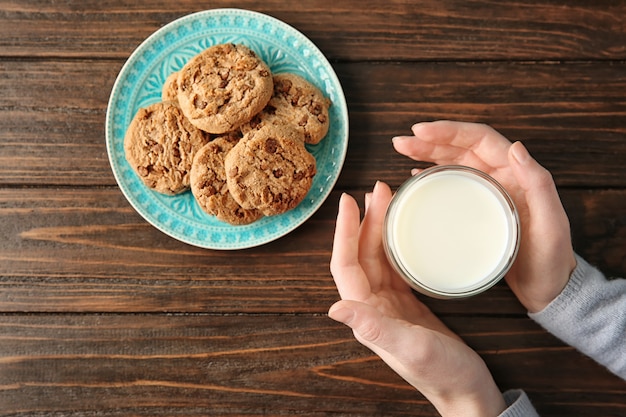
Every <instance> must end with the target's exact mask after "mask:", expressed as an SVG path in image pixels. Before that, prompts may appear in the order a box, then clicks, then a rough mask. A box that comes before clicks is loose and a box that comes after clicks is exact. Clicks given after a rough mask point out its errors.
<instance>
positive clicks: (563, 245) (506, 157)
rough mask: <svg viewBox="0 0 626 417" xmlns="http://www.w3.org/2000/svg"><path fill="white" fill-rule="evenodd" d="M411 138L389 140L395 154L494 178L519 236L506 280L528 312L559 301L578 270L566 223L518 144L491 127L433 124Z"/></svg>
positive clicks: (547, 180) (543, 177) (548, 180)
mask: <svg viewBox="0 0 626 417" xmlns="http://www.w3.org/2000/svg"><path fill="white" fill-rule="evenodd" d="M412 131H413V134H414V136H398V137H395V138H393V145H394V147H395V149H396V150H397V151H398V152H399V153H401V154H403V155H406V156H408V157H410V158H412V159H415V160H417V161H426V162H434V163H436V164H439V165H448V164H457V165H466V166H470V167H473V168H476V169H479V170H481V171H483V172H486V173H487V174H489V175H491V176H492V177H493V178H495V179H496V180H497V181H498V182H500V184H502V186H504V188H505V189H506V190H507V191H508V193H509V194H510V195H511V197H512V198H513V200H514V202H515V204H516V206H517V209H518V212H519V216H520V222H521V229H522V237H521V242H520V249H519V253H518V255H517V259H516V261H515V263H514V264H513V266H512V268H511V270H510V271H509V273H508V274H507V277H506V281H507V283H508V284H509V286H510V288H511V290H512V291H513V292H514V293H515V295H516V296H517V298H518V299H519V301H520V302H521V303H522V304H523V305H524V306H525V307H526V308H527V309H528V311H530V312H537V311H540V310H542V309H543V308H545V307H546V306H547V305H548V304H549V303H550V302H551V301H552V300H553V299H554V298H556V296H558V295H559V294H560V293H561V291H562V290H563V288H564V287H565V285H566V284H567V282H568V280H569V277H570V275H571V273H572V271H573V270H574V268H575V267H576V259H575V257H574V250H573V248H572V242H571V236H570V226H569V220H568V218H567V215H566V213H565V210H564V209H563V205H562V204H561V200H560V198H559V195H558V192H557V190H556V186H555V184H554V181H553V179H552V176H551V175H550V173H549V172H548V171H547V170H546V169H545V168H543V167H542V166H541V165H539V164H538V163H537V161H535V160H534V159H533V158H532V157H531V156H530V154H529V153H528V151H527V150H526V148H525V147H524V146H523V145H522V144H521V143H520V142H516V143H514V144H512V143H511V142H510V141H509V140H507V139H506V138H505V137H504V136H502V135H501V134H500V133H498V132H497V131H495V130H494V129H492V128H491V127H489V126H486V125H482V124H475V123H464V122H452V121H436V122H425V123H418V124H416V125H414V126H413V127H412Z"/></svg>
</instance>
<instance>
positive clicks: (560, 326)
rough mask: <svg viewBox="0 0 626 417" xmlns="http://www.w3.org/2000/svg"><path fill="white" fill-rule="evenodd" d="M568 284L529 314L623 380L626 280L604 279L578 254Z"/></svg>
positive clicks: (624, 369)
mask: <svg viewBox="0 0 626 417" xmlns="http://www.w3.org/2000/svg"><path fill="white" fill-rule="evenodd" d="M576 261H577V266H576V269H575V270H574V272H573V273H572V275H571V277H570V280H569V282H568V284H567V286H566V287H565V288H564V289H563V291H562V292H561V294H560V295H559V296H558V297H557V298H555V299H554V300H553V301H552V302H551V303H550V304H549V305H548V306H547V307H546V308H544V309H543V310H542V311H539V312H537V313H529V316H530V317H531V318H532V319H533V320H535V321H536V322H537V323H539V324H540V325H541V326H543V327H544V328H545V329H546V330H548V331H549V332H550V333H552V334H553V335H555V336H556V337H558V338H559V339H561V340H562V341H564V342H565V343H567V344H568V345H570V346H573V347H575V348H576V349H578V350H579V351H581V352H582V353H584V354H586V355H587V356H589V357H591V358H592V359H594V360H595V361H597V362H598V363H600V364H602V365H604V366H606V367H607V368H608V369H609V370H610V371H611V372H613V373H615V374H616V375H618V376H619V377H621V378H623V379H626V355H624V354H623V353H624V349H625V347H624V346H625V344H626V339H624V335H625V334H626V280H624V279H614V280H607V279H606V278H605V277H604V275H603V274H602V273H601V272H600V271H598V270H597V269H596V268H594V267H592V266H591V265H589V264H588V263H587V262H586V261H585V260H584V259H582V258H581V257H580V256H576Z"/></svg>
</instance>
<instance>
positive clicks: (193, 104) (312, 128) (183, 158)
mask: <svg viewBox="0 0 626 417" xmlns="http://www.w3.org/2000/svg"><path fill="white" fill-rule="evenodd" d="M330 104H331V102H330V100H328V99H327V98H326V97H324V95H323V94H322V93H321V91H319V89H317V88H316V87H315V86H313V85H312V84H311V83H309V82H308V81H306V80H305V79H303V78H302V77H300V76H298V75H296V74H290V73H282V74H272V73H271V72H270V69H269V67H268V66H267V64H266V63H264V62H263V60H261V59H260V58H259V57H258V56H257V55H256V54H255V53H254V52H253V51H252V50H250V49H249V48H247V47H245V46H243V45H235V44H220V45H215V46H212V47H210V48H208V49H206V50H204V51H203V52H201V53H200V54H198V55H196V56H195V57H194V58H192V59H191V60H190V61H189V62H188V63H187V64H186V65H185V66H184V67H183V68H182V69H181V70H180V71H178V72H176V73H173V74H172V75H170V76H169V77H168V79H167V80H166V82H165V84H164V86H163V91H162V101H161V102H160V103H157V104H153V105H151V106H148V107H147V108H144V109H140V110H139V111H138V112H137V114H136V115H135V117H134V118H133V120H132V122H131V124H130V126H129V128H128V130H127V132H126V136H125V139H124V148H125V152H126V159H127V160H128V162H129V164H130V165H131V166H132V167H133V169H134V170H135V172H136V173H137V175H138V176H139V177H140V178H141V179H142V180H143V182H144V183H145V184H146V185H147V186H148V187H150V188H152V189H154V190H155V191H158V192H160V193H164V194H178V193H181V192H184V191H186V190H188V189H189V188H191V191H192V193H193V195H194V197H195V199H196V201H197V202H198V204H199V205H200V207H202V209H203V210H204V211H206V212H207V213H209V214H211V215H214V216H216V217H217V218H218V219H220V220H222V221H225V222H228V223H230V224H234V225H242V224H249V223H252V222H254V221H256V220H258V219H260V218H261V217H263V216H272V215H276V214H280V213H284V212H286V211H288V210H291V209H292V208H294V207H296V206H297V205H298V204H300V202H301V201H302V200H303V199H304V197H305V196H306V194H307V193H308V191H309V189H310V188H311V185H312V183H313V177H314V176H315V174H316V163H315V158H314V157H313V155H311V154H310V153H309V152H308V150H307V149H306V147H305V143H307V144H317V143H319V142H320V141H321V140H322V139H323V138H324V137H325V136H326V134H327V132H328V127H329V114H328V109H329V107H330Z"/></svg>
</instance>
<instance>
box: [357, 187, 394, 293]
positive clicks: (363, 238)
mask: <svg viewBox="0 0 626 417" xmlns="http://www.w3.org/2000/svg"><path fill="white" fill-rule="evenodd" d="M391 195H392V193H391V189H390V188H389V186H388V185H387V184H385V183H383V182H380V181H379V182H377V183H376V185H375V186H374V190H373V192H372V194H371V197H370V198H369V204H368V208H367V212H366V214H365V217H364V218H363V222H362V223H361V228H360V236H359V263H360V264H361V266H362V268H363V270H364V271H365V273H366V274H367V275H368V276H369V277H370V288H371V290H372V291H376V289H377V288H380V283H381V279H382V278H383V273H382V268H383V267H384V266H386V265H387V258H386V256H385V252H384V248H383V223H384V221H385V214H386V212H387V207H388V206H389V202H390V201H391Z"/></svg>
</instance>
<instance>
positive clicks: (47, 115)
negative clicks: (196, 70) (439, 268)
mask: <svg viewBox="0 0 626 417" xmlns="http://www.w3.org/2000/svg"><path fill="white" fill-rule="evenodd" d="M136 3H138V2H130V1H121V0H113V1H106V2H103V1H99V0H98V1H94V0H88V1H64V2H48V1H41V0H39V1H37V0H31V1H16V0H13V1H11V0H0V236H1V237H2V239H0V413H2V415H4V416H55V417H56V416H206V415H216V416H235V415H237V416H244V415H245V416H257V415H270V416H287V415H289V416H292V415H303V416H326V415H341V416H379V415H385V416H409V415H411V416H432V415H436V412H435V410H434V409H433V408H432V407H431V406H430V404H429V403H428V402H427V401H425V400H424V398H423V397H422V396H421V395H420V394H418V393H416V392H415V391H414V390H413V389H412V388H411V387H409V386H408V385H407V384H406V383H404V382H403V381H402V380H401V379H400V378H399V377H397V376H396V375H395V374H394V373H393V372H392V371H390V370H389V369H388V368H387V367H386V366H385V365H384V364H383V363H382V362H381V361H380V360H379V359H378V358H377V357H376V356H374V355H373V354H372V353H371V352H370V351H368V350H367V349H365V348H364V347H362V346H360V345H359V344H358V343H357V342H355V341H354V340H353V338H352V334H351V332H350V331H349V329H347V328H345V327H343V326H342V325H339V324H337V323H335V322H333V321H332V320H330V319H328V318H327V316H326V311H327V309H328V307H329V306H330V305H331V304H332V303H333V302H334V301H335V300H337V298H338V294H337V292H336V289H335V286H334V284H333V281H332V277H331V276H330V273H329V265H328V264H329V259H330V252H331V240H332V234H333V229H334V220H335V215H336V207H337V202H338V198H339V195H340V193H342V192H349V193H351V194H353V195H355V196H356V197H357V198H358V199H359V201H361V202H362V200H363V195H364V193H365V192H367V191H369V190H370V189H371V187H372V186H373V185H374V183H375V181H376V180H384V181H386V182H388V183H389V184H390V185H392V187H394V188H395V187H397V186H398V185H399V184H400V183H401V182H402V181H404V179H406V177H407V176H408V175H409V170H410V168H411V167H413V166H414V165H415V164H414V163H413V162H411V161H409V160H407V159H406V158H404V157H402V156H400V155H397V154H395V153H394V151H393V149H392V147H391V142H390V138H391V137H392V136H394V135H397V134H406V133H409V128H410V126H411V125H412V124H413V123H415V122H418V121H423V120H433V119H442V118H446V119H455V120H465V121H477V122H483V123H488V124H490V125H492V126H494V127H495V128H496V129H498V130H500V131H501V132H502V133H503V134H505V135H506V136H507V137H509V138H510V139H511V140H522V141H523V142H524V143H525V144H526V145H527V147H528V148H529V149H530V151H531V152H532V153H533V154H534V156H535V157H536V158H537V159H538V160H539V161H540V162H541V163H542V164H544V165H545V166H546V167H547V168H548V169H550V170H551V171H552V173H553V174H554V178H555V180H556V182H557V185H558V186H559V190H560V193H561V196H562V199H563V201H564V204H565V206H566V209H567V211H568V213H569V216H570V220H571V222H572V233H573V239H574V243H575V247H576V250H577V251H578V252H579V253H580V254H582V255H583V256H584V257H585V258H587V259H588V260H589V261H591V262H592V263H594V264H596V265H598V266H599V267H600V268H601V269H602V270H604V271H605V272H606V273H607V274H609V275H615V276H626V257H625V253H626V164H625V163H626V2H623V1H597V0H580V1H575V2H573V1H570V0H554V1H546V2H539V1H530V2H497V1H486V2H485V1H474V0H447V1H439V0H423V1H371V0H341V1H337V0H335V1H325V0H320V1H310V2H298V3H297V4H298V6H294V5H295V4H296V3H295V2H294V3H293V5H289V3H288V2H282V1H279V0H268V1H263V2H261V1H251V0H248V1H239V2H231V1H226V0H220V1H212V2H203V1H198V0H194V1H190V0H177V1H166V0H155V1H152V2H145V4H143V5H141V4H139V5H138V4H136ZM219 7H239V8H246V9H251V10H256V11H260V12H263V13H266V14H269V15H271V16H274V17H276V18H278V19H281V20H282V21H284V22H286V23H288V24H290V25H292V26H294V27H295V28H297V29H298V30H300V31H301V32H303V33H304V34H305V35H307V36H308V37H309V38H310V39H311V40H312V41H313V42H314V43H315V44H316V45H317V46H318V47H319V48H320V49H321V50H322V51H323V52H324V54H325V55H326V56H327V57H328V59H329V61H330V62H331V63H332V65H333V67H334V69H335V71H336V72H337V74H338V77H339V79H340V81H341V83H342V85H343V88H344V91H345V94H346V98H347V102H348V107H349V113H350V142H349V149H348V154H347V159H346V162H345V166H344V169H343V172H342V174H341V176H340V178H339V181H338V183H337V184H336V187H335V189H334V191H333V192H332V194H331V195H330V197H329V198H328V199H327V201H326V202H325V204H324V205H323V206H322V207H321V209H320V210H319V211H318V212H317V213H316V214H315V215H314V216H313V217H312V218H311V219H310V220H309V221H307V222H306V223H305V224H304V225H302V226H301V227H299V228H298V229H296V230H295V231H294V232H292V233H291V234H289V235H288V236H285V237H283V238H281V239H279V240H277V241H274V242H272V243H269V244H266V245H263V246H261V247H257V248H253V249H246V250H241V251H213V250H207V249H200V248H197V247H194V246H189V245H187V244H184V243H181V242H179V241H177V240H175V239H173V238H171V237H168V236H167V235H165V234H163V233H161V232H160V231H158V230H157V229H155V228H154V227H152V226H151V225H149V224H148V223H147V222H146V221H145V220H143V218H142V217H140V216H139V215H138V214H137V213H136V212H135V211H134V210H133V209H132V208H131V206H130V204H129V203H128V202H127V201H126V199H125V198H124V196H123V195H122V193H121V191H120V189H119V188H118V186H117V184H116V182H115V179H114V177H113V175H112V172H111V169H110V166H109V162H108V159H107V154H106V148H105V138H104V120H105V113H106V107H107V100H108V98H109V94H110V92H111V88H112V86H113V83H114V81H115V78H116V76H117V74H118V72H119V71H120V69H121V67H122V65H123V64H124V62H125V60H126V59H127V58H128V57H129V55H130V54H131V53H132V51H133V50H134V48H136V47H137V46H138V45H139V44H140V43H141V42H142V41H143V40H144V39H145V38H146V37H148V36H149V35H150V34H151V33H152V32H154V31H155V30H157V29H158V28H159V27H161V26H163V25H164V24H166V23H168V22H170V21H172V20H174V19H176V18H178V17H181V16H183V15H186V14H188V13H192V12H195V11H199V10H204V9H210V8H219ZM423 301H424V302H425V303H426V304H427V305H428V306H430V307H431V308H432V309H433V310H434V311H435V312H436V313H437V314H438V315H440V316H441V317H442V319H443V320H444V321H445V322H446V323H448V324H449V326H450V327H451V328H452V329H454V330H455V331H457V332H458V333H459V334H460V335H461V336H462V337H463V338H464V339H465V340H466V341H467V342H468V344H469V345H470V346H472V347H473V348H475V349H476V350H477V351H478V352H479V353H480V354H481V356H482V357H483V358H484V359H485V361H486V362H487V364H488V365H489V367H490V368H491V370H492V371H493V373H494V375H495V378H496V380H497V382H498V384H499V385H500V387H501V389H502V390H505V389H508V388H523V389H524V390H526V392H527V393H528V394H529V396H530V397H531V398H532V400H533V401H534V403H535V404H536V407H537V409H538V410H539V412H540V413H541V414H542V415H543V416H571V415H576V416H599V415H602V416H624V415H626V383H625V382H624V381H621V380H620V379H618V378H617V377H615V376H613V375H611V374H610V373H609V372H607V371H606V370H604V369H603V368H602V367H600V366H598V365H597V364H595V363H594V362H593V361H592V360H590V359H588V358H586V357H583V356H582V355H581V354H579V353H577V352H576V351H575V350H573V349H572V348H570V347H567V346H565V345H563V344H562V343H561V342H559V341H558V340H556V339H555V338H554V337H552V336H551V335H549V334H547V333H546V332H545V331H543V330H542V329H541V328H539V326H537V325H536V324H535V323H534V322H532V321H531V320H530V319H528V318H527V316H526V314H525V311H524V310H523V309H522V308H521V307H520V305H519V304H518V302H517V300H516V299H515V298H514V297H513V296H512V294H511V292H510V291H509V289H508V288H507V286H506V285H505V284H504V283H502V284H499V285H497V286H496V287H495V288H493V289H491V290H490V291H488V292H487V293H485V294H483V295H480V296H477V297H475V298H472V299H467V300H463V301H453V302H451V301H436V300H432V299H426V298H425V299H424V300H423Z"/></svg>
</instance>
